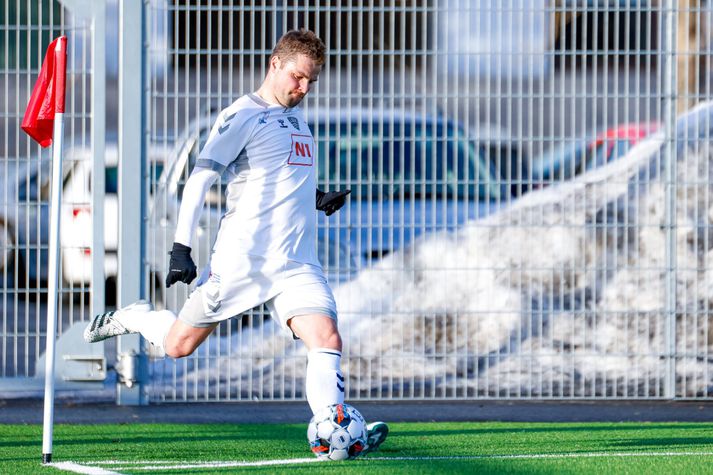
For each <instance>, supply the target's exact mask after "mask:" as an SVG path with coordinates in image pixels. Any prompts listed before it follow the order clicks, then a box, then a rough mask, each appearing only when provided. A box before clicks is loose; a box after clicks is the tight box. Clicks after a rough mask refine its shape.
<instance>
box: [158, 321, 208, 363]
mask: <svg viewBox="0 0 713 475" xmlns="http://www.w3.org/2000/svg"><path fill="white" fill-rule="evenodd" d="M217 325H218V324H217V323H215V324H212V325H211V326H209V327H193V326H191V325H188V324H187V323H184V322H183V321H181V320H176V323H174V324H173V325H172V326H171V329H170V330H169V331H168V334H167V335H166V339H165V346H164V350H165V351H166V354H167V355H168V356H172V357H173V358H182V357H184V356H188V355H190V354H192V353H193V352H194V351H195V349H196V348H198V347H199V346H200V345H201V343H203V342H204V341H205V339H206V338H208V336H209V335H210V334H211V333H212V332H213V329H214V328H215V327H216V326H217Z"/></svg>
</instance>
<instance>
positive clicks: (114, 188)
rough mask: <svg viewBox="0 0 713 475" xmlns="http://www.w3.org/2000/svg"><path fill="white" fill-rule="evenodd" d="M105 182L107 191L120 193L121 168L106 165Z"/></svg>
mask: <svg viewBox="0 0 713 475" xmlns="http://www.w3.org/2000/svg"><path fill="white" fill-rule="evenodd" d="M104 183H105V185H106V187H105V191H106V193H113V194H117V193H119V169H118V168H117V167H106V168H105V169H104Z"/></svg>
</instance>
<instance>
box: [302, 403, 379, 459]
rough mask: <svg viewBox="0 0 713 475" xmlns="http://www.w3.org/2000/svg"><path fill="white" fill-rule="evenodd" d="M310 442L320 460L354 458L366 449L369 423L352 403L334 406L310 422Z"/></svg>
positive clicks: (318, 414)
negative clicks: (367, 424)
mask: <svg viewBox="0 0 713 475" xmlns="http://www.w3.org/2000/svg"><path fill="white" fill-rule="evenodd" d="M307 440H309V445H310V448H311V449H312V452H313V453H314V454H315V455H316V456H317V458H320V459H324V460H346V459H351V458H354V457H356V456H358V455H359V454H360V453H361V452H362V450H364V447H366V421H365V420H364V418H363V417H362V415H361V414H359V411H357V410H356V409H354V408H353V407H352V406H350V405H349V404H333V405H331V406H327V407H325V408H324V409H321V410H320V411H318V412H317V413H316V414H315V415H314V417H312V420H311V421H309V427H308V428H307Z"/></svg>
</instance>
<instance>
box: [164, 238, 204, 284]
mask: <svg viewBox="0 0 713 475" xmlns="http://www.w3.org/2000/svg"><path fill="white" fill-rule="evenodd" d="M197 275H198V273H197V272H196V265H195V263H194V262H193V259H191V248H190V247H188V246H184V245H183V244H180V243H178V242H174V243H173V249H172V250H171V260H170V261H169V263H168V275H166V288H168V287H170V286H172V285H173V284H175V283H176V282H178V281H179V280H180V281H181V282H183V283H185V284H190V283H191V282H193V279H195V278H196V276H197Z"/></svg>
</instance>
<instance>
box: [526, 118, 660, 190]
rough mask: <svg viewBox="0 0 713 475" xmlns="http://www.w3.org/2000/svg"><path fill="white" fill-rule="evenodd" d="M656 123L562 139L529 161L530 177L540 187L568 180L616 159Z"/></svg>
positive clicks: (651, 129)
mask: <svg viewBox="0 0 713 475" xmlns="http://www.w3.org/2000/svg"><path fill="white" fill-rule="evenodd" d="M659 126H660V125H659V124H658V123H657V122H642V123H632V124H623V125H619V126H616V127H612V128H610V129H607V130H606V131H604V132H601V133H599V134H596V135H594V136H593V137H592V136H588V137H585V138H582V139H575V140H565V141H564V142H563V143H562V144H560V145H558V146H556V147H553V148H552V149H550V150H547V151H546V152H544V153H543V154H542V155H540V156H538V157H535V158H534V159H533V160H532V166H531V168H530V179H531V180H532V184H533V187H535V188H539V187H541V186H546V185H549V184H552V183H556V182H559V181H563V180H569V179H570V178H572V177H574V176H575V175H579V174H581V173H583V172H585V171H587V170H591V169H593V168H596V167H599V166H601V165H604V164H605V163H608V162H610V161H612V160H616V159H617V158H620V157H623V156H624V155H625V154H626V152H628V151H629V149H631V147H633V146H634V145H636V144H637V143H638V142H639V141H641V140H642V139H643V138H645V137H647V136H649V135H650V134H652V133H653V132H655V131H656V130H658V128H659Z"/></svg>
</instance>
